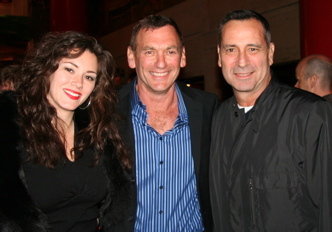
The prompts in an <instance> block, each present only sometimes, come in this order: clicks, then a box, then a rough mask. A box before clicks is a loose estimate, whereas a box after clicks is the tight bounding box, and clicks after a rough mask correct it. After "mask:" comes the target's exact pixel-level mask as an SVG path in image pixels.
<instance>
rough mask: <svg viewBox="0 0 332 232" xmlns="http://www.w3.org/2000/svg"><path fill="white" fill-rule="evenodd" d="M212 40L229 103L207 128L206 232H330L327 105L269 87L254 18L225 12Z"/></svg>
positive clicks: (330, 118) (265, 31) (264, 31)
mask: <svg viewBox="0 0 332 232" xmlns="http://www.w3.org/2000/svg"><path fill="white" fill-rule="evenodd" d="M219 33H220V34H219V43H218V47H217V48H218V65H219V66H220V67H221V69H222V73H223V76H224V78H225V80H226V81H227V83H228V84H229V85H231V86H232V88H233V92H234V96H233V97H231V98H230V99H228V100H226V101H224V102H223V103H222V104H221V105H220V107H219V109H218V111H217V113H216V114H215V115H214V119H213V123H212V139H211V161H210V164H211V167H210V181H211V182H210V187H211V202H212V203H211V205H212V214H213V222H214V231H216V232H219V231H233V232H242V231H266V232H275V231H315V232H327V231H332V194H331V193H332V185H331V183H332V169H331V166H332V156H331V154H332V104H330V103H329V102H327V101H324V100H323V99H322V98H320V97H318V96H316V95H313V94H310V93H307V92H305V91H302V90H299V89H296V88H293V87H290V86H286V85H281V84H279V83H277V82H276V81H274V80H272V77H271V72H270V66H271V65H272V63H273V54H274V49H275V46H274V44H273V43H272V42H271V32H270V27H269V23H268V21H267V20H266V19H265V18H264V17H263V16H262V15H260V14H258V13H257V12H255V11H251V10H235V11H232V12H230V13H228V14H227V15H226V16H225V17H224V19H223V20H222V22H221V24H220V27H219Z"/></svg>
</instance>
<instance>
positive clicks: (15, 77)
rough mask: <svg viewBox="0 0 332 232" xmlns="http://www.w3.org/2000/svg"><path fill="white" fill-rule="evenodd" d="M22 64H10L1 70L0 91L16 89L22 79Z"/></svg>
mask: <svg viewBox="0 0 332 232" xmlns="http://www.w3.org/2000/svg"><path fill="white" fill-rule="evenodd" d="M19 71H20V66H19V65H17V64H12V65H8V66H6V67H3V68H2V69H1V70H0V92H3V91H10V90H15V88H16V86H17V85H18V82H19V79H20V74H19Z"/></svg>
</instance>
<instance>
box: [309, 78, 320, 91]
mask: <svg viewBox="0 0 332 232" xmlns="http://www.w3.org/2000/svg"><path fill="white" fill-rule="evenodd" d="M308 81H309V87H310V89H315V88H316V87H317V85H318V76H317V75H312V76H311V77H309V79H308Z"/></svg>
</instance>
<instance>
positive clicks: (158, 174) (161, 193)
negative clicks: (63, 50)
mask: <svg viewBox="0 0 332 232" xmlns="http://www.w3.org/2000/svg"><path fill="white" fill-rule="evenodd" d="M127 57H128V64H129V66H130V68H133V69H136V73H137V78H136V79H135V80H134V81H133V82H132V83H130V84H129V85H127V86H125V87H124V88H123V89H121V91H120V95H119V99H120V102H119V111H120V113H121V114H122V116H123V117H124V119H125V120H124V122H123V124H122V125H121V128H122V132H123V135H124V138H126V142H127V144H126V145H127V146H128V147H129V148H131V151H132V158H133V166H134V168H133V170H129V171H128V170H127V172H126V175H125V176H127V181H126V180H124V181H123V182H121V183H120V184H119V187H120V188H119V191H116V192H115V194H114V196H113V203H114V205H113V207H111V208H112V210H113V213H112V215H113V216H110V220H111V221H113V222H112V223H111V224H112V225H110V228H111V231H113V232H114V231H115V232H116V231H119V232H125V231H144V232H149V231H151V232H155V231H158V232H162V231H179V232H180V231H197V232H198V231H211V225H212V221H211V217H212V216H211V206H210V197H209V191H208V189H209V181H208V175H209V172H208V167H209V153H210V137H211V136H210V134H211V121H212V115H213V112H214V109H215V108H216V106H217V103H218V101H217V97H216V96H215V95H213V94H210V93H206V92H203V91H200V90H197V89H192V88H188V87H186V86H182V85H181V84H179V83H176V79H177V77H178V75H179V72H180V68H182V67H184V66H185V65H186V56H185V48H184V46H183V40H182V35H181V32H180V30H179V28H178V27H177V25H176V24H175V22H174V21H173V20H171V19H170V18H168V17H164V16H157V15H151V16H148V17H146V18H144V19H142V20H141V21H139V22H138V24H137V25H136V26H135V27H134V28H133V31H132V37H131V42H130V45H129V47H128V52H127ZM115 189H116V188H115ZM121 189H127V190H128V191H124V190H121ZM126 192H127V193H129V196H128V195H126V194H122V193H126ZM114 217H116V220H114V219H115V218H114Z"/></svg>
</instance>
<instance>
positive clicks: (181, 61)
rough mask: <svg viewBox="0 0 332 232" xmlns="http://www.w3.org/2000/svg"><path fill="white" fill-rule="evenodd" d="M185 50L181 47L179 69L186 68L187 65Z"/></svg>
mask: <svg viewBox="0 0 332 232" xmlns="http://www.w3.org/2000/svg"><path fill="white" fill-rule="evenodd" d="M186 59H187V58H186V49H185V48H184V47H183V48H182V52H181V60H180V67H181V68H183V67H185V66H186V64H187V60H186Z"/></svg>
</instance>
